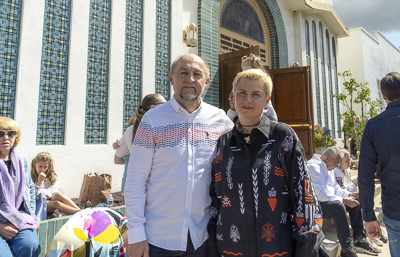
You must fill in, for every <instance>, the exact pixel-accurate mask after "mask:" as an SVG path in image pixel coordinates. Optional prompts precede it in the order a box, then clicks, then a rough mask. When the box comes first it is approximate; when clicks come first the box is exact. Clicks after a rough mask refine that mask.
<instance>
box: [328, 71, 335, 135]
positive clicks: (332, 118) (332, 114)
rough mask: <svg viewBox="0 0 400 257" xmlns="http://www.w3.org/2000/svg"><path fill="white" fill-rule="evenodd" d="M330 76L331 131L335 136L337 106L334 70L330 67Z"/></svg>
mask: <svg viewBox="0 0 400 257" xmlns="http://www.w3.org/2000/svg"><path fill="white" fill-rule="evenodd" d="M328 76H329V99H330V101H329V102H330V111H331V127H330V129H331V130H332V131H333V135H336V133H337V130H336V125H335V105H334V103H333V102H334V98H333V84H332V70H331V66H329V65H328Z"/></svg>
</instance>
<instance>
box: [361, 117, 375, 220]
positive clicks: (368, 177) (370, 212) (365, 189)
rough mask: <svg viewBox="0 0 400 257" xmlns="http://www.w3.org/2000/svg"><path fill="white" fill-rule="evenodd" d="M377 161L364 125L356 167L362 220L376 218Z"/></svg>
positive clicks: (368, 133)
mask: <svg viewBox="0 0 400 257" xmlns="http://www.w3.org/2000/svg"><path fill="white" fill-rule="evenodd" d="M377 163H378V159H377V155H376V151H375V148H374V145H373V141H372V137H371V135H370V132H369V125H368V123H367V125H366V126H365V129H364V133H363V136H362V140H361V148H360V164H359V169H358V187H359V189H360V192H361V193H360V203H361V209H362V212H363V215H362V216H363V219H364V221H374V220H376V215H375V212H374V192H375V171H376V164H377Z"/></svg>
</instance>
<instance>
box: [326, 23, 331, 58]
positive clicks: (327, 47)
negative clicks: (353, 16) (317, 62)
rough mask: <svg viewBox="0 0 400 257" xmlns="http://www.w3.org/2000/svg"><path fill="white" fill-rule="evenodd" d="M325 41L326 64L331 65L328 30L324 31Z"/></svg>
mask: <svg viewBox="0 0 400 257" xmlns="http://www.w3.org/2000/svg"><path fill="white" fill-rule="evenodd" d="M325 42H326V44H325V49H326V54H325V56H326V60H327V62H328V65H331V55H330V51H329V50H330V47H329V44H330V43H329V32H328V30H326V31H325Z"/></svg>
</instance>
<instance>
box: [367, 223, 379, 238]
mask: <svg viewBox="0 0 400 257" xmlns="http://www.w3.org/2000/svg"><path fill="white" fill-rule="evenodd" d="M365 230H366V231H367V234H368V235H370V236H372V237H376V238H380V237H381V235H382V231H381V226H380V225H379V223H378V221H376V220H375V221H366V222H365Z"/></svg>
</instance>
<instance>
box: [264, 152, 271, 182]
mask: <svg viewBox="0 0 400 257" xmlns="http://www.w3.org/2000/svg"><path fill="white" fill-rule="evenodd" d="M270 169H271V151H265V158H264V185H266V186H267V185H268V183H269V171H270Z"/></svg>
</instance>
